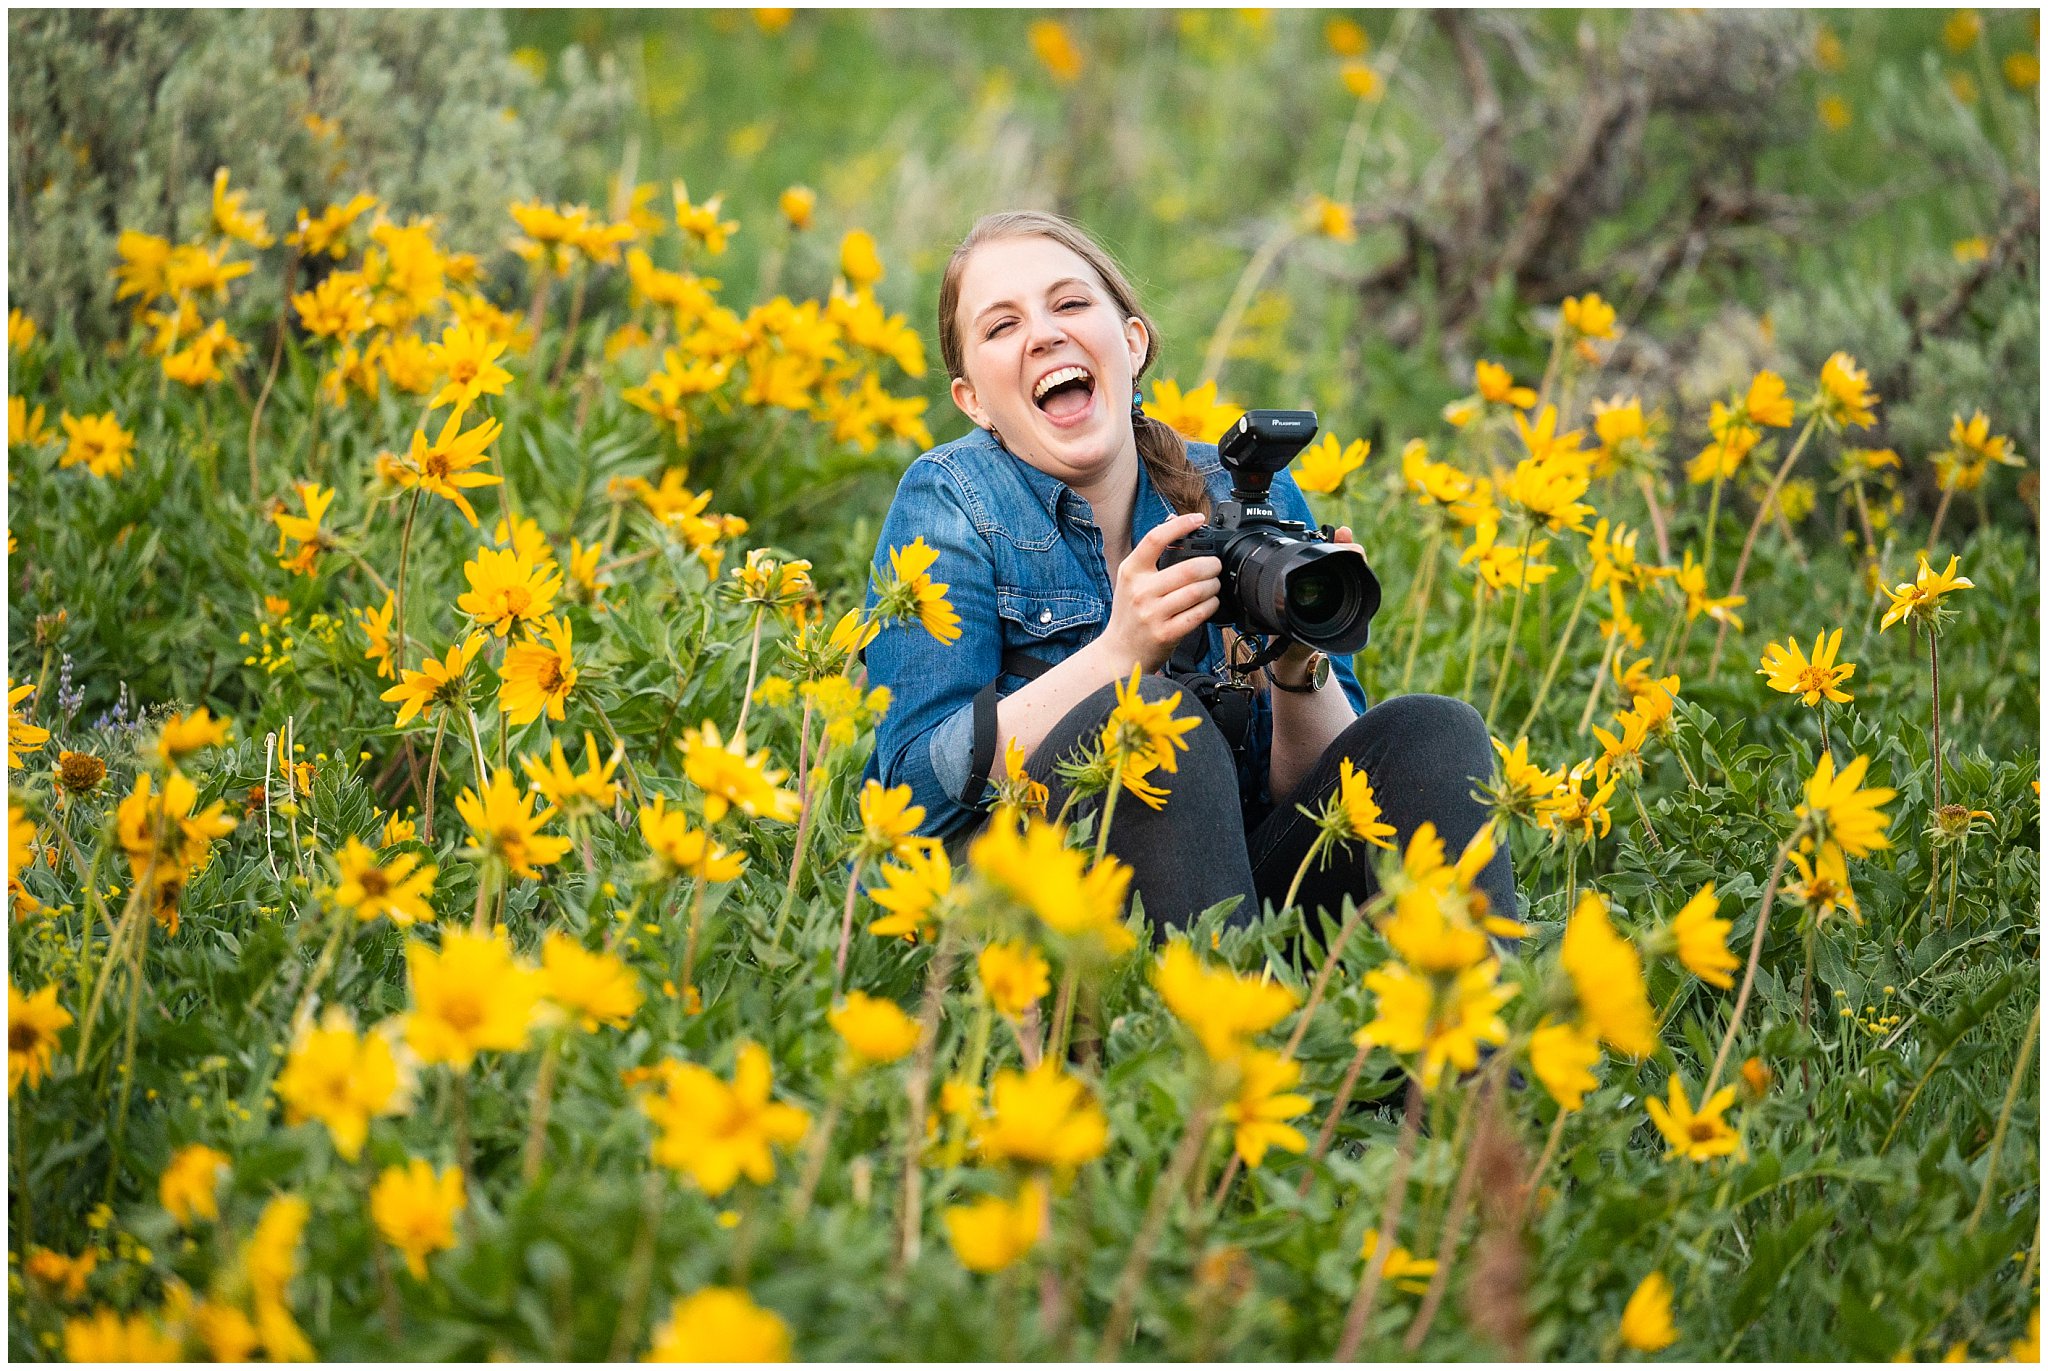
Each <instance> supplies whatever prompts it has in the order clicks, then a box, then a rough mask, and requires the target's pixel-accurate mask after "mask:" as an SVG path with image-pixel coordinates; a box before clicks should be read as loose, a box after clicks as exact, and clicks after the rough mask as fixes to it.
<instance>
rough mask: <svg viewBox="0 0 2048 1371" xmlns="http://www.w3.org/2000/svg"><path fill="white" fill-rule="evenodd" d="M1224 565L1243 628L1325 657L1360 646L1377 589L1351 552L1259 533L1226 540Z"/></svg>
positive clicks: (1263, 531)
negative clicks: (1233, 587)
mask: <svg viewBox="0 0 2048 1371" xmlns="http://www.w3.org/2000/svg"><path fill="white" fill-rule="evenodd" d="M1223 560H1224V566H1225V568H1226V574H1234V576H1235V579H1236V581H1237V586H1238V602H1239V604H1241V605H1242V606H1243V615H1244V618H1243V622H1244V626H1245V627H1246V628H1248V629H1250V630H1251V631H1253V632H1255V633H1265V634H1284V635H1285V636H1287V637H1289V638H1293V639H1295V640H1296V641H1298V642H1303V643H1307V644H1308V645H1309V646H1311V647H1319V648H1321V649H1322V650H1323V651H1325V652H1337V653H1342V652H1356V651H1357V650H1358V649H1359V648H1361V647H1364V646H1365V643H1366V637H1367V633H1368V629H1369V627H1370V625H1371V622H1372V616H1373V615H1374V614H1376V613H1378V612H1379V607H1380V583H1379V580H1378V578H1377V577H1375V576H1374V575H1373V574H1372V568H1370V567H1369V566H1367V565H1366V562H1365V558H1363V557H1361V556H1359V555H1358V554H1357V553H1356V552H1354V551H1352V550H1350V549H1348V548H1346V549H1340V548H1338V547H1336V546H1335V545H1333V544H1330V543H1325V542H1321V541H1318V540H1312V539H1307V538H1300V537H1296V536H1293V535H1289V534H1284V533H1279V532H1277V531H1273V530H1267V529H1260V530H1256V531H1253V532H1248V533H1245V534H1243V535H1241V536H1240V537H1239V538H1237V539H1233V540H1232V542H1231V544H1230V546H1229V547H1228V548H1227V550H1226V552H1225V555H1224V559H1223Z"/></svg>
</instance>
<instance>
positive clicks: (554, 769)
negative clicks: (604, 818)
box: [519, 729, 624, 815]
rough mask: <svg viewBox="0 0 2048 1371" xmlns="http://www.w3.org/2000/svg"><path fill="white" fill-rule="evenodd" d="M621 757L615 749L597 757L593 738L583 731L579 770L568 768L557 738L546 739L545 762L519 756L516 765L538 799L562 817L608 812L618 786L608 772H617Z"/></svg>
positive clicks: (566, 759) (560, 743)
mask: <svg viewBox="0 0 2048 1371" xmlns="http://www.w3.org/2000/svg"><path fill="white" fill-rule="evenodd" d="M623 755H624V754H623V753H622V752H621V751H619V750H616V749H615V750H614V751H613V752H612V753H611V755H610V756H607V757H600V756H599V755H598V752H597V739H595V738H593V737H591V736H590V730H588V729H585V730H584V732H583V770H582V771H580V772H578V771H575V770H572V769H571V768H570V766H569V759H568V758H567V757H566V756H564V755H563V753H562V740H561V739H560V738H555V739H552V740H550V742H549V745H548V756H547V759H546V760H545V761H543V760H542V759H541V758H539V757H522V758H520V759H519V765H520V766H521V768H523V769H524V770H525V772H526V777H527V783H528V784H530V785H531V786H532V787H533V788H534V789H535V790H537V791H539V792H540V795H541V798H542V799H544V800H546V801H547V802H548V803H549V804H551V805H553V806H554V807H555V808H557V809H559V810H561V811H562V813H563V814H565V815H587V814H596V813H601V812H602V811H604V810H607V809H610V808H611V807H612V804H613V803H614V802H615V801H616V800H617V799H618V797H619V787H618V785H617V784H616V783H615V782H613V780H612V773H613V772H614V771H616V770H618V767H619V762H620V760H621V758H622V757H623Z"/></svg>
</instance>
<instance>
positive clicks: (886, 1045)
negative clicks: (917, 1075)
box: [825, 990, 919, 1066]
mask: <svg viewBox="0 0 2048 1371" xmlns="http://www.w3.org/2000/svg"><path fill="white" fill-rule="evenodd" d="M825 1021H826V1022H827V1023H829V1024H831V1025H832V1031H833V1032H834V1033H837V1034H838V1035H839V1040H840V1041H841V1042H843V1043H845V1044H846V1047H847V1051H848V1052H849V1053H851V1054H852V1057H853V1060H854V1063H855V1065H856V1066H886V1065H888V1064H889V1063H890V1062H895V1061H901V1060H902V1059H903V1058H905V1057H907V1056H909V1055H910V1051H911V1049H912V1048H914V1047H916V1046H917V1039H918V1033H919V1029H918V1025H917V1020H915V1019H913V1018H911V1017H910V1016H909V1015H908V1014H906V1013H904V1012H903V1011H902V1009H900V1008H898V1007H897V1005H896V1004H895V1002H894V1001H892V1000H880V999H876V998H875V997H874V996H872V995H867V994H863V993H862V992H861V991H858V990H855V991H851V992H849V993H848V995H847V997H846V1003H845V1004H842V1005H839V1006H837V1007H836V1008H833V1009H829V1010H827V1011H826V1012H825Z"/></svg>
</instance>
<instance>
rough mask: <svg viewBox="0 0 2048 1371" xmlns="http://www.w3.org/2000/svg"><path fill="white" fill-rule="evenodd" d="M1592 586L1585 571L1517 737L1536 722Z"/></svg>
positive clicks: (1522, 734) (1590, 579)
mask: <svg viewBox="0 0 2048 1371" xmlns="http://www.w3.org/2000/svg"><path fill="white" fill-rule="evenodd" d="M1592 588H1593V573H1592V572H1591V570H1588V571H1587V572H1586V575H1585V577H1584V579H1582V580H1581V581H1580V582H1579V595H1578V598H1577V599H1575V600H1573V601H1572V612H1571V613H1570V614H1568V615H1566V616H1565V621H1564V632H1563V633H1561V634H1559V635H1558V639H1557V647H1556V649H1555V650H1554V651H1553V652H1552V653H1551V654H1550V665H1549V666H1548V667H1546V668H1544V671H1543V681H1542V683H1541V684H1540V685H1538V686H1537V687H1536V700H1535V702H1534V703H1533V704H1531V705H1530V706H1529V712H1528V713H1527V714H1525V715H1524V716H1523V717H1522V726H1521V727H1520V728H1518V729H1516V730H1515V736H1516V737H1518V738H1524V737H1527V736H1528V734H1529V725H1530V724H1532V723H1534V722H1536V716H1537V714H1539V713H1540V712H1542V709H1543V702H1544V701H1545V700H1547V699H1549V698H1550V686H1551V683H1552V682H1553V681H1555V680H1556V679H1557V671H1558V668H1559V667H1561V666H1563V665H1564V654H1565V652H1566V651H1567V650H1568V649H1569V648H1570V647H1571V645H1572V634H1573V633H1574V632H1576V631H1577V630H1578V627H1579V615H1580V613H1581V612H1582V611H1583V610H1584V609H1585V608H1586V596H1587V594H1588V593H1589V592H1590V591H1591V590H1592Z"/></svg>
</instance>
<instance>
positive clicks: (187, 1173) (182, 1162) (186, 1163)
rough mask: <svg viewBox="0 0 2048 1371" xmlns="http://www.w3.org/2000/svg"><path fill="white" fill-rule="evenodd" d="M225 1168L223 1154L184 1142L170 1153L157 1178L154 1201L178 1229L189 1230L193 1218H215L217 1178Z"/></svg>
mask: <svg viewBox="0 0 2048 1371" xmlns="http://www.w3.org/2000/svg"><path fill="white" fill-rule="evenodd" d="M227 1169H228V1155H227V1153H225V1152H219V1151H215V1150H214V1149H213V1148H211V1147H208V1146H207V1145H206V1144H204V1143H187V1144H186V1145H185V1146H183V1147H181V1148H179V1149H178V1150H177V1151H176V1152H174V1153H172V1154H171V1160H170V1163H169V1165H167V1166H165V1167H164V1170H163V1174H162V1175H161V1176H159V1177H158V1178H157V1183H156V1195H157V1202H158V1203H159V1204H161V1205H163V1207H164V1212H165V1213H167V1214H169V1215H170V1216H171V1217H172V1218H173V1219H175V1220H176V1221H177V1223H178V1225H179V1226H180V1227H181V1228H190V1227H191V1226H192V1223H193V1221H194V1220H195V1219H218V1218H219V1217H220V1198H219V1194H218V1192H219V1189H220V1178H221V1173H222V1172H224V1171H226V1170H227Z"/></svg>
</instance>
